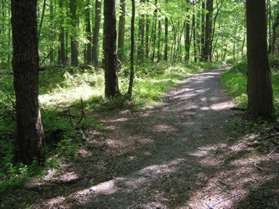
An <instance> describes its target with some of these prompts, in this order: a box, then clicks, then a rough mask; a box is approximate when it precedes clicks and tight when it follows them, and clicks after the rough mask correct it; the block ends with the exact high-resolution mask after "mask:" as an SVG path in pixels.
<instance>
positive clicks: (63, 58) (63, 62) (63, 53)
mask: <svg viewBox="0 0 279 209" xmlns="http://www.w3.org/2000/svg"><path fill="white" fill-rule="evenodd" d="M59 10H60V11H59V13H60V18H59V22H60V32H59V42H60V48H59V53H58V56H59V57H58V62H59V64H61V65H66V63H67V57H66V49H65V27H64V15H63V14H64V13H63V10H64V0H59Z"/></svg>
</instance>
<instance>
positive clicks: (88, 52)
mask: <svg viewBox="0 0 279 209" xmlns="http://www.w3.org/2000/svg"><path fill="white" fill-rule="evenodd" d="M86 4H87V6H86V9H85V23H86V37H87V41H88V42H87V44H86V46H85V63H86V64H89V65H90V64H92V42H91V35H92V34H91V21H90V20H91V18H90V13H91V9H90V0H87V3H86Z"/></svg>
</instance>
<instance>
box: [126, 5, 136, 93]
mask: <svg viewBox="0 0 279 209" xmlns="http://www.w3.org/2000/svg"><path fill="white" fill-rule="evenodd" d="M135 13H136V6H135V0H132V17H131V56H130V79H129V89H128V96H129V98H132V93H133V86H134V77H135V64H134V51H135V16H136V14H135Z"/></svg>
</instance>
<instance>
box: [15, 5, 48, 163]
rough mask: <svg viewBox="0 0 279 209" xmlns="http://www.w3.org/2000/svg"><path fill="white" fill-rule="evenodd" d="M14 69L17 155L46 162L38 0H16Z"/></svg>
mask: <svg viewBox="0 0 279 209" xmlns="http://www.w3.org/2000/svg"><path fill="white" fill-rule="evenodd" d="M11 8H12V30H13V71H14V89H15V95H16V159H17V160H18V161H20V162H22V163H26V164H31V163H32V161H33V160H38V161H39V162H42V161H43V159H44V156H43V154H44V152H43V144H44V143H43V135H44V133H43V126H42V122H41V115H40V110H39V101H38V78H39V74H38V69H39V55H38V37H37V20H36V18H37V17H36V11H37V1H36V0H20V1H18V0H12V5H11Z"/></svg>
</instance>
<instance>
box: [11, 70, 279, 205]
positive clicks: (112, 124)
mask: <svg viewBox="0 0 279 209" xmlns="http://www.w3.org/2000/svg"><path fill="white" fill-rule="evenodd" d="M221 73H222V71H212V72H207V73H202V74H199V75H195V76H193V77H191V78H189V79H186V80H185V81H183V82H181V83H180V84H179V85H177V86H176V87H175V88H173V89H172V90H171V91H170V92H169V93H168V94H167V96H166V97H165V98H164V99H163V102H162V104H161V105H158V106H156V107H155V108H152V109H147V110H144V111H138V112H132V111H129V110H126V111H121V112H118V113H116V114H115V115H109V116H108V115H105V114H103V115H99V118H100V119H101V120H102V121H103V123H104V124H105V126H106V127H107V129H108V130H109V131H108V132H107V133H106V134H105V135H103V134H101V133H98V132H97V131H96V130H87V132H86V135H87V137H86V146H84V147H81V149H80V153H79V157H78V158H77V159H76V160H75V161H73V162H69V163H68V164H67V165H65V166H64V168H63V169H62V170H63V172H61V173H59V172H58V173H55V171H53V173H52V172H51V171H50V172H49V174H48V176H47V177H45V182H44V183H42V184H40V183H38V184H36V182H35V183H34V184H33V185H31V186H30V187H29V188H27V189H24V190H23V189H21V190H18V191H15V192H17V193H18V194H20V193H22V192H24V193H25V195H24V198H25V199H24V200H22V199H20V198H19V197H17V203H19V202H20V204H21V205H22V206H23V205H24V202H28V200H27V199H28V198H29V201H30V200H33V203H34V204H33V205H32V207H31V208H52V209H58V208H67V209H68V208H69V209H70V208H71V209H74V208H94V209H167V208H168V209H183V208H184V209H186V208H187V209H190V208H192V209H211V208H214V209H219V208H220V209H221V208H223V209H229V208H235V207H238V208H249V207H246V203H247V201H248V200H249V198H250V197H252V196H251V195H253V194H254V193H253V192H254V191H260V190H261V188H262V187H264V186H265V184H266V185H268V184H271V182H272V183H273V187H268V188H271V190H268V191H267V193H268V195H270V201H269V199H267V200H268V202H269V203H270V202H271V199H272V200H273V201H274V202H276V201H278V198H277V200H276V199H275V197H277V196H278V189H279V184H275V183H274V182H276V181H277V180H278V169H277V172H275V169H274V168H275V166H274V165H275V164H276V159H277V158H278V155H277V154H276V153H274V155H272V156H269V158H267V157H266V156H264V155H259V154H257V153H254V152H253V149H252V148H251V147H250V146H249V142H248V139H249V137H251V136H250V135H244V134H242V133H238V132H236V131H234V130H232V129H231V128H230V127H231V124H230V123H231V121H233V120H234V119H238V118H239V116H238V115H236V114H234V113H233V112H232V111H231V110H230V108H231V107H233V103H232V101H231V99H230V98H229V97H227V96H225V94H224V92H223V90H222V88H221V86H220V83H219V77H220V75H221ZM277 161H278V159H277ZM277 166H278V164H277ZM259 168H262V170H261V169H259ZM270 191H272V192H270ZM276 195H277V196H276ZM13 197H14V196H13ZM261 201H262V202H261V203H262V204H263V205H264V204H265V203H264V202H263V200H262V198H261ZM248 202H249V201H248ZM269 203H266V204H269ZM265 206H266V205H265ZM22 208H24V207H22ZM250 208H252V207H250ZM262 208H266V207H262ZM269 208H272V207H269ZM274 208H275V207H274Z"/></svg>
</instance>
